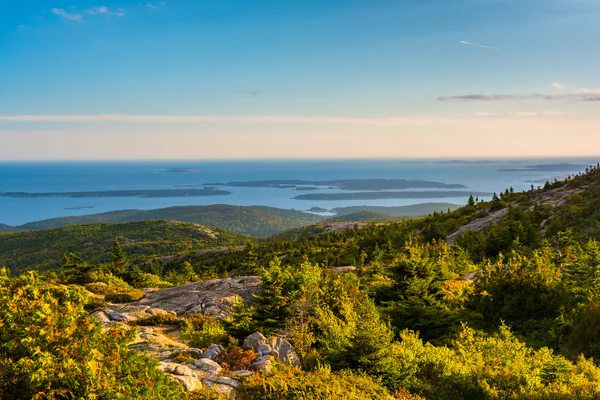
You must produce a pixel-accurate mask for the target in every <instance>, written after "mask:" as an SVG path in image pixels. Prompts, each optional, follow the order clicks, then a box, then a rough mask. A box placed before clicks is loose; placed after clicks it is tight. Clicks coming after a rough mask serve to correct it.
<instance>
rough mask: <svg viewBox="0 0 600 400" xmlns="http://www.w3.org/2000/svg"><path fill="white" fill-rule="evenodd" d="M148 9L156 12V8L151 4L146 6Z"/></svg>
mask: <svg viewBox="0 0 600 400" xmlns="http://www.w3.org/2000/svg"><path fill="white" fill-rule="evenodd" d="M146 7H148V8H151V9H153V10H156V6H155V5H153V4H150V3H148V4H146Z"/></svg>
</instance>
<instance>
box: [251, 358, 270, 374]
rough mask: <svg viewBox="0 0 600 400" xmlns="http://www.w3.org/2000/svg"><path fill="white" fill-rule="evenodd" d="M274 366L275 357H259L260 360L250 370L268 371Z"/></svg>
mask: <svg viewBox="0 0 600 400" xmlns="http://www.w3.org/2000/svg"><path fill="white" fill-rule="evenodd" d="M272 365H273V357H271V356H262V357H258V359H257V360H256V361H255V362H253V363H252V364H251V365H250V369H252V370H255V371H268V370H270V369H271V366H272Z"/></svg>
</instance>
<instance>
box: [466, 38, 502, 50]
mask: <svg viewBox="0 0 600 400" xmlns="http://www.w3.org/2000/svg"><path fill="white" fill-rule="evenodd" d="M460 43H461V44H466V45H468V46H476V47H481V48H484V49H489V50H495V51H501V52H504V50H502V49H499V48H497V47H491V46H485V45H483V44H477V43H473V42H465V41H464V40H461V41H460Z"/></svg>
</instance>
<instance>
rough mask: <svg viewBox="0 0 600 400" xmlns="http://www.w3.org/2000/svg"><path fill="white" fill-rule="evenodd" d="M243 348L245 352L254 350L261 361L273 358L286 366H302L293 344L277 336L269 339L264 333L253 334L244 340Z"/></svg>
mask: <svg viewBox="0 0 600 400" xmlns="http://www.w3.org/2000/svg"><path fill="white" fill-rule="evenodd" d="M243 348H244V350H250V349H252V350H254V351H256V352H257V353H258V356H259V359H260V358H261V357H265V356H272V357H273V359H275V360H277V361H279V362H282V363H284V364H289V365H299V364H300V359H299V358H298V355H297V354H296V352H295V351H294V347H293V346H292V345H291V343H290V342H288V341H287V340H286V339H284V338H280V337H277V336H271V337H270V338H268V339H267V338H265V337H264V336H263V334H262V333H259V332H256V333H253V334H252V335H250V336H248V337H247V338H246V339H245V340H244V345H243ZM257 362H258V361H257ZM259 364H260V363H259Z"/></svg>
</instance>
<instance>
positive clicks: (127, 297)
mask: <svg viewBox="0 0 600 400" xmlns="http://www.w3.org/2000/svg"><path fill="white" fill-rule="evenodd" d="M142 297H144V292H142V291H141V290H138V289H133V290H131V291H129V292H127V293H114V294H107V295H106V296H105V297H104V298H105V300H106V301H109V302H111V303H118V304H119V303H131V302H134V301H138V300H140V299H141V298H142Z"/></svg>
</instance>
